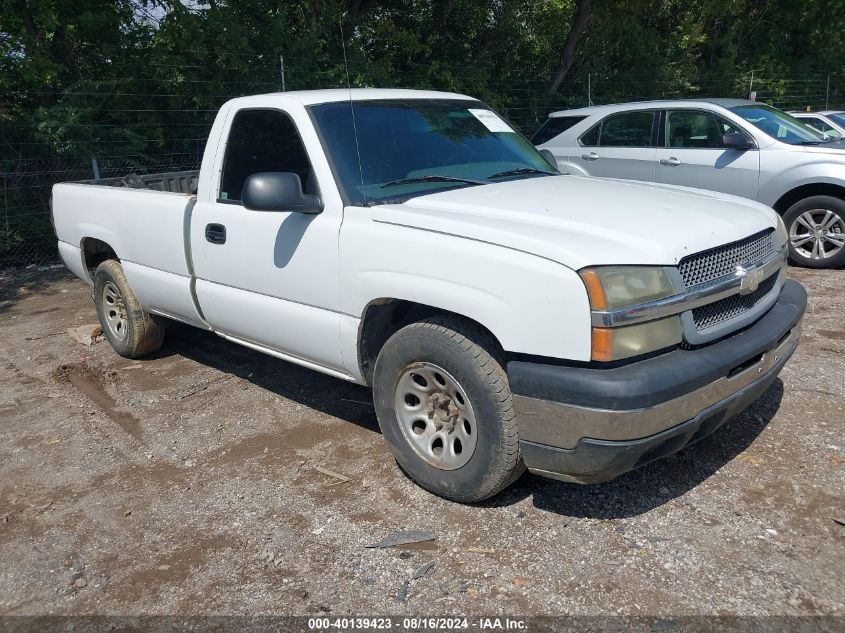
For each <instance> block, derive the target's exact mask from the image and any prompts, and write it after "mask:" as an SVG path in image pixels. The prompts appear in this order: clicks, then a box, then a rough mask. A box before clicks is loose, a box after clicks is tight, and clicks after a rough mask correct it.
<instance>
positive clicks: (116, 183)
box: [74, 169, 200, 195]
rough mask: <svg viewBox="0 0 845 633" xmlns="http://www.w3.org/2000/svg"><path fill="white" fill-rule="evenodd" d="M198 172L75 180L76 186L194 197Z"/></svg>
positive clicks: (195, 170) (192, 170)
mask: <svg viewBox="0 0 845 633" xmlns="http://www.w3.org/2000/svg"><path fill="white" fill-rule="evenodd" d="M199 175H200V172H199V170H198V169H191V170H187V171H167V172H161V173H158V174H136V173H134V172H132V173H130V174H127V175H126V176H117V177H114V178H97V179H93V180H76V181H74V184H77V185H100V186H105V187H123V188H127V189H148V190H151V191H169V192H170V193H186V194H189V195H196V193H197V182H198V181H199Z"/></svg>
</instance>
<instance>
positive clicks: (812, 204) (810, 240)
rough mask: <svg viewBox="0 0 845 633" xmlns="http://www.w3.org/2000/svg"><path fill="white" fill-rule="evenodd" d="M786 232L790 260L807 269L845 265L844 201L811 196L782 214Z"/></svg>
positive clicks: (831, 197) (830, 197)
mask: <svg viewBox="0 0 845 633" xmlns="http://www.w3.org/2000/svg"><path fill="white" fill-rule="evenodd" d="M783 222H784V224H785V225H786V229H787V231H788V232H789V257H790V259H791V260H792V261H793V262H794V263H796V264H798V265H800V266H807V267H808V268H836V267H838V266H841V265H842V264H845V200H842V199H841V198H836V197H834V196H811V197H809V198H805V199H803V200H800V201H798V202H796V203H795V204H793V205H792V206H791V207H789V209H787V210H786V213H784V214H783Z"/></svg>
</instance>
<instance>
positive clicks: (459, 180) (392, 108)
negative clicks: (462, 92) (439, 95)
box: [310, 99, 557, 205]
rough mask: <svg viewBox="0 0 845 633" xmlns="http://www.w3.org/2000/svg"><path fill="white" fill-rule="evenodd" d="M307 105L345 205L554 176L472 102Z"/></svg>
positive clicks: (526, 145)
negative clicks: (344, 199) (341, 190)
mask: <svg viewBox="0 0 845 633" xmlns="http://www.w3.org/2000/svg"><path fill="white" fill-rule="evenodd" d="M310 110H311V113H312V115H313V118H314V121H315V123H316V126H317V128H318V130H319V132H320V135H321V136H322V139H323V141H324V144H325V149H326V152H327V153H328V155H329V158H330V160H331V162H332V166H333V168H334V171H335V174H336V176H337V177H338V180H339V181H340V185H341V187H342V188H343V190H344V193H345V194H346V198H347V199H348V200H349V202H350V203H351V204H358V205H369V204H379V203H386V202H398V201H404V200H407V199H409V198H412V197H415V196H419V195H424V194H427V193H434V192H436V191H443V190H446V189H455V188H460V187H472V186H478V185H484V184H488V183H490V182H502V181H503V180H507V179H516V178H537V177H544V176H545V175H550V174H554V175H557V171H556V170H555V169H554V168H553V167H552V166H551V165H550V164H549V163H548V162H547V161H546V159H545V158H543V156H542V155H541V154H540V153H539V152H538V151H537V150H536V149H535V148H534V146H533V145H531V143H529V142H528V140H527V139H526V138H525V137H524V136H522V135H521V134H520V133H519V132H516V131H515V130H514V129H513V128H512V127H511V126H510V125H509V124H508V123H506V122H505V121H504V120H503V119H502V118H501V117H499V115H497V114H496V113H495V112H493V111H492V110H490V108H488V107H487V106H486V105H484V104H483V103H480V102H478V101H469V100H457V99H455V100H452V99H448V100H434V99H412V100H403V101H395V100H382V101H356V102H352V103H350V102H349V101H343V102H336V103H324V104H319V105H314V106H311V107H310Z"/></svg>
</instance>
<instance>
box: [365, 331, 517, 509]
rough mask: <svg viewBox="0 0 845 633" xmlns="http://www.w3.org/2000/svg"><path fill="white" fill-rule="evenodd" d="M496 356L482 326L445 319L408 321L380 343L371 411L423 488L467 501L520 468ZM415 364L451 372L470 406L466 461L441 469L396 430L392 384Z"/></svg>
mask: <svg viewBox="0 0 845 633" xmlns="http://www.w3.org/2000/svg"><path fill="white" fill-rule="evenodd" d="M503 357H504V354H503V353H502V351H501V349H500V347H499V346H498V344H497V343H496V341H495V340H493V339H492V337H491V336H490V335H489V334H487V332H486V331H484V330H483V329H481V328H480V327H478V326H476V325H475V324H473V323H470V322H468V321H466V320H463V319H460V318H457V317H450V316H438V317H432V318H428V319H425V320H422V321H419V322H417V323H412V324H410V325H407V326H405V327H403V328H402V329H401V330H399V331H398V332H396V333H395V334H394V335H393V336H391V337H390V339H388V341H387V342H386V343H385V344H384V347H383V348H382V349H381V352H380V353H379V356H378V359H377V360H376V365H375V369H374V374H373V401H374V403H375V408H376V415H377V417H378V421H379V426H380V427H381V431H382V434H383V435H384V438H385V440H386V441H387V444H388V446H389V447H390V451H391V452H392V453H393V456H394V457H395V458H396V461H397V462H398V464H399V466H400V467H401V468H402V470H403V471H404V472H405V473H406V474H407V475H408V476H409V477H410V478H411V479H412V480H413V481H415V482H416V483H417V484H418V485H420V486H421V487H422V488H425V489H426V490H428V491H429V492H433V493H434V494H436V495H439V496H441V497H445V498H446V499H450V500H452V501H458V502H462V503H473V502H477V501H482V500H484V499H487V498H488V497H491V496H493V495H495V494H496V493H498V492H499V491H501V490H503V489H504V488H506V487H508V486H509V485H510V484H511V483H513V482H514V481H516V480H517V479H518V478H519V477H520V475H522V473H523V472H525V464H524V463H523V461H522V454H521V453H520V450H519V434H518V432H517V425H516V416H515V414H514V411H513V403H512V399H511V391H510V387H509V386H508V379H507V374H506V373H505V370H504V368H503V364H504V358H503ZM421 363H431V364H434V365H436V366H438V367H441V368H443V369H444V370H446V371H447V372H448V373H449V374H451V376H450V378H452V377H454V379H455V380H456V381H457V383H458V384H459V385H460V387H461V388H462V389H463V391H465V392H466V397H467V398H468V399H469V402H470V403H471V407H472V409H473V411H474V419H475V424H476V429H477V435H476V438H475V442H476V444H475V446H474V449H473V452H472V454H471V456H470V457H469V461H467V462H466V463H465V464H464V465H462V466H460V467H458V468H456V469H452V470H443V469H441V468H438V467H436V466H434V465H432V464H430V463H429V462H428V461H426V460H425V459H423V458H422V457H421V456H420V455H419V454H418V452H417V450H416V449H415V448H414V447H413V446H412V444H411V442H410V441H409V440H408V439H406V437H405V433H404V432H403V431H402V429H401V428H400V424H401V422H400V420H399V417H398V416H397V412H396V410H395V409H396V405H395V402H396V398H397V386H398V384H399V380H400V378H401V376H402V375H403V374H404V373H405V371H406V369H407V370H409V371H410V370H411V369H413V368H414V367H416V366H418V365H419V364H421Z"/></svg>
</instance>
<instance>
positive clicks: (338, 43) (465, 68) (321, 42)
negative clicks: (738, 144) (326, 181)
mask: <svg viewBox="0 0 845 633" xmlns="http://www.w3.org/2000/svg"><path fill="white" fill-rule="evenodd" d="M579 8H580V9H581V11H580V13H579ZM581 14H586V15H588V16H589V20H588V21H587V22H586V26H585V28H584V29H583V31H582V32H580V33H579V34H580V35H581V37H580V38H571V37H570V36H571V35H572V32H571V31H572V25H573V24H574V23H575V22H576V19H575V18H576V16H577V15H581ZM576 31H577V29H576ZM843 32H845V0H826V1H824V0H804V1H803V2H795V1H794V0H659V1H658V2H654V1H646V0H624V1H623V0H286V1H284V2H282V1H280V0H237V1H236V0H207V1H206V2H202V1H199V0H111V1H109V0H89V1H86V2H83V1H82V0H0V196H2V197H0V213H2V217H0V231H2V232H0V244H2V245H3V246H2V248H3V249H4V253H7V252H10V249H11V250H13V249H14V248H15V245H19V244H20V240H21V239H23V238H22V236H26V239H27V240H28V239H29V237H30V236H31V235H33V234H35V233H37V232H38V231H44V230H45V229H44V227H45V226H46V223H45V218H46V201H47V200H48V199H49V185H50V184H51V183H52V182H53V181H55V180H62V179H65V180H66V179H69V178H86V177H87V178H90V177H91V170H92V167H91V165H92V163H91V158H92V157H96V158H97V161H98V164H99V167H100V171H101V173H102V175H113V174H119V173H125V172H126V171H128V170H137V171H143V170H144V169H166V168H168V167H174V168H175V167H186V166H193V165H196V164H197V163H198V160H199V158H200V156H201V153H202V149H203V146H204V139H205V137H206V135H207V133H208V130H209V128H210V125H211V122H212V121H213V117H214V113H215V111H216V110H217V108H219V107H220V105H221V104H222V103H223V102H224V101H225V100H226V99H228V98H231V97H234V96H238V95H242V94H254V93H261V92H272V91H277V90H281V89H282V85H283V82H284V87H285V88H286V89H287V90H294V89H308V88H326V87H341V86H346V85H347V78H348V81H349V84H351V85H353V86H386V87H410V88H430V89H438V90H449V91H457V92H464V93H468V94H472V95H475V96H477V97H479V98H481V99H483V100H485V101H486V102H487V103H489V104H490V105H492V106H493V107H495V108H497V109H500V110H501V111H502V112H503V113H505V114H506V115H507V116H508V117H509V118H510V119H511V120H512V121H513V122H515V123H516V124H517V125H519V126H521V127H522V128H523V129H525V130H526V131H530V130H532V129H533V128H534V127H535V126H536V125H537V123H538V122H539V121H541V120H542V119H543V118H544V117H545V115H546V114H547V113H548V112H549V111H550V110H553V109H560V108H562V107H571V106H581V105H585V104H586V103H587V101H588V98H591V100H592V101H593V102H595V103H606V102H612V101H619V100H631V99H644V98H659V97H695V96H706V95H711V96H715V95H719V96H746V95H747V93H748V91H749V89H750V88H751V78H752V71H753V73H754V84H753V88H754V90H756V91H758V97H761V98H763V99H767V100H770V101H771V102H773V103H775V105H782V106H791V107H803V106H804V105H823V103H824V101H825V99H826V98H827V99H829V100H830V102H831V105H834V104H836V103H837V101H838V102H839V103H838V105H845V103H842V101H843V100H844V99H845V95H842V94H841V93H840V92H839V90H841V89H842V87H843V84H845V74H843V73H844V72H845V71H843V68H845V38H843V37H842V36H841V34H842V33H843ZM567 44H569V47H567ZM567 50H570V51H571V53H572V54H571V56H569V58H567V59H564V58H565V57H566V52H565V51H567ZM283 60H284V61H283ZM344 60H346V63H344ZM561 69H564V70H563V81H562V83H561V86H560V89H559V90H557V91H556V92H554V93H552V92H550V90H549V87H550V86H551V85H552V83H553V79H554V78H555V77H556V76H557V75H558V74H559V73H560V72H561ZM283 74H284V80H283V78H282V76H283ZM828 75H829V76H830V89H829V90H828V87H827V77H828ZM588 86H589V94H588ZM50 241H52V238H50ZM4 259H5V255H4Z"/></svg>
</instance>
